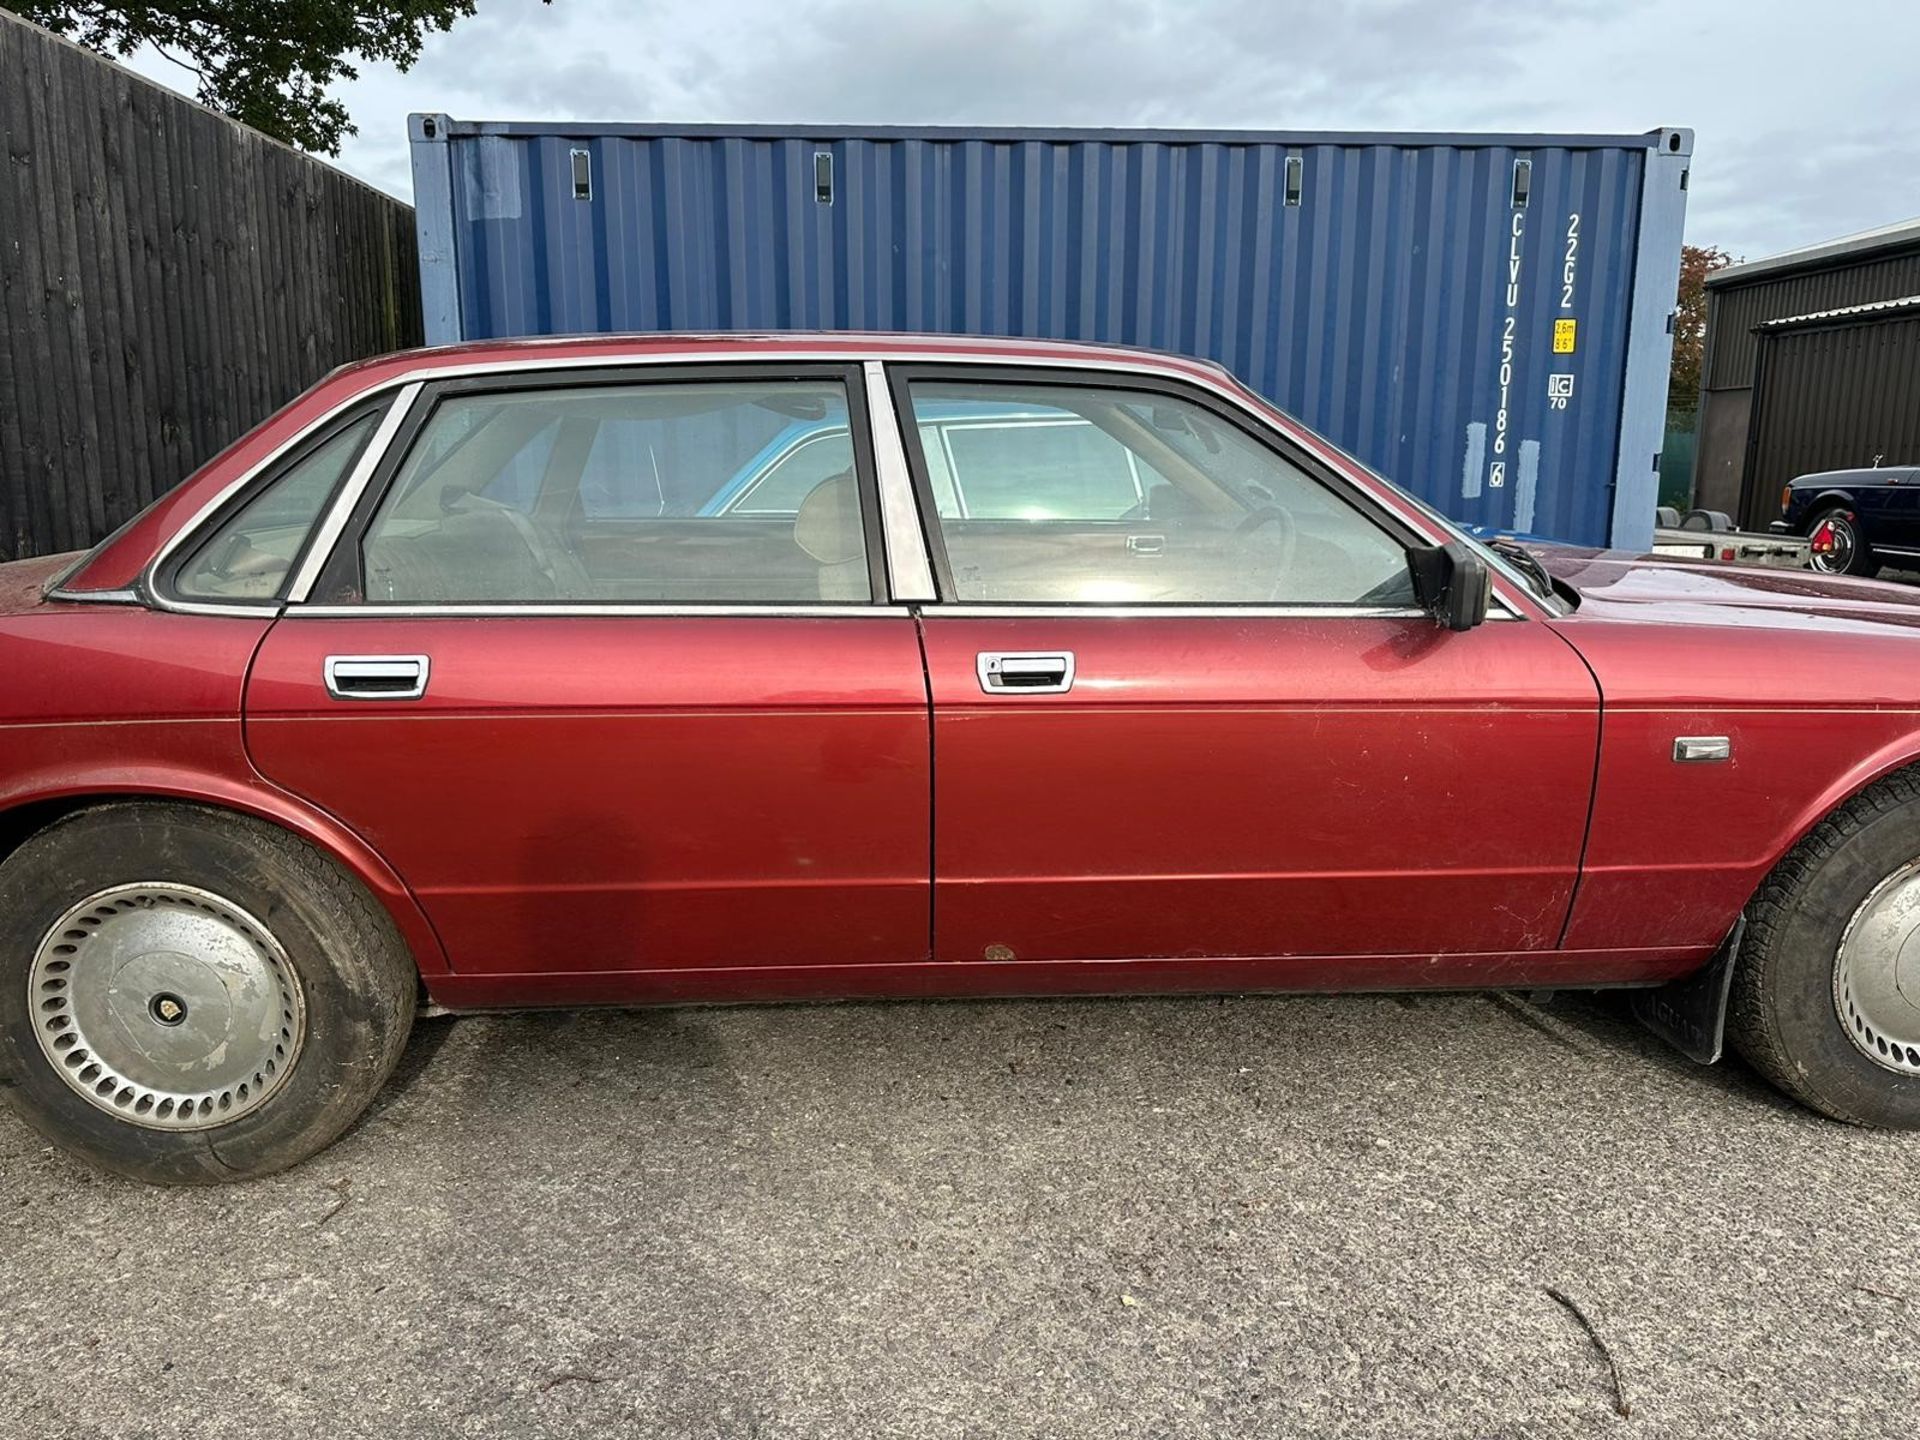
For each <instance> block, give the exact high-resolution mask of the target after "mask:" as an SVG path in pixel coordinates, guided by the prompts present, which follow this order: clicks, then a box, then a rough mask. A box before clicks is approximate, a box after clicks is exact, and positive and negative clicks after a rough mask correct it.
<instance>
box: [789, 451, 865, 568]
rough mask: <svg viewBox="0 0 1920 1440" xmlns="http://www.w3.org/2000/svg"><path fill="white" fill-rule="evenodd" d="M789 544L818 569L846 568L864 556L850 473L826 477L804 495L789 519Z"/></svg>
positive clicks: (856, 494) (857, 498) (855, 488)
mask: <svg viewBox="0 0 1920 1440" xmlns="http://www.w3.org/2000/svg"><path fill="white" fill-rule="evenodd" d="M793 543H794V544H796V545H798V546H799V547H800V548H801V549H802V550H804V551H806V552H807V554H808V555H809V556H811V557H812V558H813V559H814V561H816V562H817V563H818V564H821V565H848V564H851V563H852V562H853V561H855V560H858V559H860V558H862V557H863V556H864V555H865V554H866V549H867V545H866V537H865V536H864V535H863V534H862V533H861V529H860V489H859V487H858V486H857V485H855V484H854V482H853V472H852V471H851V470H842V471H841V472H840V473H839V474H838V475H829V476H828V477H827V478H826V479H825V480H822V481H821V482H820V483H819V484H818V485H816V486H814V487H813V489H811V490H809V491H808V492H807V498H806V499H804V500H802V501H801V502H800V509H799V510H798V512H796V513H795V515H794V517H793Z"/></svg>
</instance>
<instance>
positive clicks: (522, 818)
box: [246, 364, 931, 1004]
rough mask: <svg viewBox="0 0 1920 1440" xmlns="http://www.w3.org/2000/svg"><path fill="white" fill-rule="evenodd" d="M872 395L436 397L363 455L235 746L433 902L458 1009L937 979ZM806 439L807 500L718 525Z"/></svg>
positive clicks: (912, 700) (269, 656) (637, 392)
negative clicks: (723, 975) (755, 477)
mask: <svg viewBox="0 0 1920 1440" xmlns="http://www.w3.org/2000/svg"><path fill="white" fill-rule="evenodd" d="M858 381H859V372H858V371H857V370H851V369H848V368H847V367H843V366H785V367H775V368H768V367H765V366H759V367H751V366H740V365H721V364H715V365H709V366H703V367H682V368H668V367H662V366H653V365H649V366H633V367H629V368H626V369H621V370H613V371H606V372H594V373H579V372H565V371H553V372H541V373H539V374H533V373H528V372H524V371H522V372H517V373H516V372H512V371H509V372H505V373H500V374H492V375H483V376H478V377H471V378H458V379H446V380H441V381H436V382H432V383H429V384H427V385H426V386H425V387H424V388H419V387H416V388H417V389H418V394H417V396H413V397H411V399H410V404H408V406H407V409H406V413H405V415H404V418H403V419H402V420H400V421H399V423H398V426H397V433H396V434H395V436H394V438H393V441H392V443H391V444H390V445H388V446H387V447H386V448H385V450H384V453H382V454H381V455H379V456H377V457H375V456H371V455H370V456H369V457H368V468H367V471H366V473H365V474H364V475H359V476H356V481H357V482H358V483H359V484H360V485H361V486H362V489H361V490H360V492H359V493H358V497H357V499H354V498H353V497H352V496H349V497H348V498H349V499H351V500H352V501H353V503H352V506H351V513H350V518H349V519H348V521H347V523H346V524H345V526H344V530H343V533H342V534H341V536H340V538H339V541H338V543H337V544H336V545H335V546H334V547H333V548H332V550H331V553H330V558H327V557H316V558H315V561H314V571H313V574H312V575H311V576H309V577H307V579H306V582H305V583H304V584H303V583H302V582H301V581H300V580H296V582H295V586H294V590H293V601H294V603H292V604H291V605H290V606H289V607H288V609H287V611H286V613H285V616H284V618H282V619H281V620H280V621H279V622H278V623H277V624H276V625H275V626H274V627H273V629H272V630H271V631H270V632H269V634H268V636H267V638H266V640H265V642H264V643H263V644H262V646H261V648H260V651H259V654H258V657H257V659H256V660H255V663H254V666H253V670H252V674H251V677H250V681H249V685H248V691H247V701H246V729H247V743H248V746H249V749H250V751H251V753H252V755H253V757H254V760H255V763H256V764H257V765H258V767H259V768H260V770H261V771H262V772H263V773H264V774H265V775H266V776H267V777H268V778H269V779H271V780H273V781H275V782H276V783H278V784H280V785H282V786H284V787H286V788H287V789H289V790H292V791H295V792H297V793H299V794H301V795H303V796H305V797H306V798H308V799H309V800H311V801H313V802H315V803H317V804H319V805H321V806H323V807H325V808H326V809H327V810H329V811H331V812H332V813H333V814H335V815H337V816H339V817H340V818H341V819H342V820H343V821H345V822H346V823H347V824H349V825H351V826H352V827H353V828H355V829H356V830H357V831H359V833H360V834H361V835H363V836H364V837H365V838H366V839H367V840H368V841H369V842H370V843H371V844H372V845H373V846H374V847H375V848H376V849H377V850H378V851H379V852H380V853H381V854H382V855H384V856H385V857H386V858H387V860H388V861H389V863H391V864H392V865H393V867H394V868H395V870H396V871H397V872H398V873H399V874H400V875H401V877H402V878H403V879H404V880H405V881H406V883H407V884H408V885H409V887H410V888H411V889H412V890H413V891H414V893H415V894H416V895H417V896H418V898H419V900H420V903H421V905H422V907H423V909H424V910H425V912H426V914H427V915H428V917H429V919H430V920H431V921H432V923H433V925H434V927H435V928H436V930H437V931H438V932H439V935H440V938H441V940H442V941H443V943H444V945H445V947H446V950H447V954H448V958H449V961H450V964H451V967H452V970H453V972H454V973H453V976H452V977H451V978H450V979H448V980H446V981H440V982H436V989H439V988H442V987H444V988H445V990H446V997H447V998H449V999H451V1000H452V1001H453V1002H454V1003H458V1004H485V1003H503V1004H505V1003H512V1002H514V1001H515V1000H518V999H533V1000H537V1001H542V1002H546V1003H553V1002H556V1001H561V1000H568V999H580V1000H591V999H598V998H620V999H649V998H659V999H672V998H676V997H678V996H680V995H683V994H689V993H692V992H691V991H690V990H689V989H688V988H687V977H688V976H689V975H690V973H691V972H694V971H697V970H702V969H705V970H713V969H730V970H734V971H736V972H738V973H739V974H740V975H741V977H742V979H741V981H740V987H739V988H740V992H741V994H742V995H748V994H753V995H778V994H782V993H787V992H788V991H791V990H812V991H822V990H827V991H830V990H831V989H832V988H833V985H832V983H831V982H830V981H822V980H821V978H820V975H819V973H818V969H819V967H826V966H836V965H837V966H855V967H859V966H871V965H874V964H880V963H887V964H892V963H901V962H912V961H917V960H924V959H926V958H927V953H928V947H929V925H930V919H929V909H928V889H929V869H930V859H929V851H928V846H929V841H928V836H929V792H930V784H931V780H930V772H929V765H930V762H929V754H928V702H927V693H926V685H925V679H924V673H923V670H922V665H921V655H920V648H919V642H918V638H917V634H916V627H915V623H914V620H913V617H912V616H911V614H910V613H909V612H908V611H907V610H906V609H905V608H901V607H896V606H893V605H891V604H890V603H889V602H888V600H887V590H886V586H885V582H884V574H883V566H882V563H881V546H880V542H879V539H878V521H877V518H876V513H877V512H876V497H875V490H874V476H873V465H872V461H871V456H870V447H869V445H868V443H867V437H868V430H867V426H866V420H865V409H864V392H863V390H862V388H861V386H860V384H859V383H858ZM796 420H800V421H803V422H806V423H809V424H817V425H818V426H820V427H821V429H822V438H821V439H820V440H819V441H817V442H816V443H815V445H814V447H812V449H811V451H810V455H809V460H810V462H817V463H816V464H815V468H816V469H817V470H818V472H819V473H818V476H817V478H815V479H814V480H813V482H812V483H811V484H809V485H808V486H807V487H806V494H805V495H803V496H800V497H798V499H797V502H796V503H795V504H794V505H793V506H792V507H791V508H790V509H789V510H787V511H786V512H785V513H772V514H765V513H753V512H751V511H742V512H740V513H720V514H716V513H713V511H712V508H711V505H710V502H711V501H712V498H713V497H714V495H716V494H717V493H719V492H721V491H722V490H723V489H724V488H725V487H727V486H728V485H730V484H732V483H734V482H735V480H736V478H737V476H738V475H739V473H740V471H741V469H742V467H743V466H744V465H746V464H748V463H749V462H750V461H751V460H752V457H754V456H755V455H756V454H758V453H760V452H761V451H762V450H763V449H764V447H765V446H766V445H767V443H768V442H769V440H770V438H771V437H773V436H776V435H778V434H780V433H782V432H783V431H785V430H787V429H789V428H790V427H792V426H793V425H794V424H795V422H796ZM827 462H831V463H827ZM322 561H324V563H322ZM723 988H724V987H723ZM702 993H703V994H706V995H711V994H713V993H714V991H713V990H712V987H711V985H708V986H707V987H705V988H704V990H703V991H702Z"/></svg>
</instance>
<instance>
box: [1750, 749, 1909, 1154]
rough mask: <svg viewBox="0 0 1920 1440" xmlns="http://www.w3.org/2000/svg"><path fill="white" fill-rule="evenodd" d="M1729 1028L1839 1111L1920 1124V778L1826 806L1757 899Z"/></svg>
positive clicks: (1810, 1095)
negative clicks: (1820, 818)
mask: <svg viewBox="0 0 1920 1440" xmlns="http://www.w3.org/2000/svg"><path fill="white" fill-rule="evenodd" d="M1727 1033H1728V1038H1729V1039H1731V1040H1732V1042H1733V1044H1734V1046H1735V1047H1736V1048H1737V1049H1738V1050H1739V1051H1740V1053H1741V1054H1743V1055H1744V1056H1745V1057H1746V1058H1747V1060H1748V1062H1749V1063H1750V1064H1752V1065H1753V1067H1754V1068H1755V1069H1756V1070H1758V1071H1760V1073H1761V1074H1763V1075H1765V1076H1766V1077H1767V1078H1768V1079H1769V1080H1771V1081H1772V1082H1773V1083H1774V1084H1775V1085H1777V1086H1778V1087H1779V1088H1780V1089H1782V1090H1784V1091H1786V1093H1787V1094H1789V1095H1791V1096H1793V1097H1794V1098H1795V1099H1796V1100H1799V1101H1800V1102H1801V1103H1803V1104H1805V1105H1808V1106H1811V1107H1812V1108H1813V1109H1815V1110H1818V1111H1820V1112H1821V1113H1822V1114H1824V1115H1830V1116H1832V1117H1833V1118H1834V1119H1836V1120H1846V1121H1850V1122H1852V1123H1853V1124H1856V1125H1878V1126H1886V1127H1889V1128H1897V1129H1902V1130H1911V1129H1916V1128H1920V779H1917V778H1916V776H1915V773H1914V772H1912V771H1908V772H1904V773H1902V774H1899V775H1895V776H1891V777H1889V778H1888V779H1886V780H1882V781H1880V782H1879V783H1878V784H1876V785H1873V786H1871V787H1869V788H1868V789H1867V790H1865V791H1863V792H1862V793H1861V794H1859V795H1857V796H1855V797H1854V798H1853V799H1852V800H1850V801H1848V802H1847V803H1846V804H1845V805H1843V806H1841V807H1840V808H1839V809H1838V810H1837V811H1835V812H1834V813H1833V814H1832V815H1830V816H1828V817H1827V818H1826V819H1825V820H1823V821H1822V822H1821V823H1820V824H1819V825H1817V826H1815V827H1814V829H1813V831H1812V832H1811V833H1810V834H1809V835H1808V836H1807V837H1806V839H1804V840H1802V841H1801V842H1800V844H1799V845H1797V846H1796V847H1795V848H1794V850H1793V851H1792V853H1791V854H1789V855H1788V856H1787V858H1786V859H1785V860H1783V861H1782V862H1781V863H1780V865H1779V866H1778V867H1777V868H1776V869H1775V870H1774V872H1773V874H1772V875H1771V876H1769V877H1768V879H1767V882H1766V884H1765V885H1763V886H1762V887H1761V889H1760V893H1759V894H1758V895H1757V896H1755V897H1754V900H1753V902H1752V903H1751V904H1750V905H1749V906H1748V908H1747V931H1746V936H1745V938H1744V940H1743V942H1742V944H1741V947H1740V955H1739V958H1738V960H1737V961H1736V962H1735V966H1734V974H1733V991H1732V995H1731V998H1730V1002H1729V1008H1728V1012H1727Z"/></svg>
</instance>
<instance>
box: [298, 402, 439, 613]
mask: <svg viewBox="0 0 1920 1440" xmlns="http://www.w3.org/2000/svg"><path fill="white" fill-rule="evenodd" d="M423 388H424V385H423V382H422V381H419V380H416V381H414V382H413V383H412V384H411V385H406V386H403V387H402V388H401V390H400V393H399V394H398V395H397V396H395V397H394V401H393V403H392V404H391V405H389V406H388V407H387V413H386V414H384V415H382V416H381V417H380V423H379V425H378V426H376V427H375V429H374V432H373V436H372V438H371V439H369V440H368V441H367V448H366V449H365V450H362V451H361V452H360V458H359V460H357V461H356V462H354V467H353V473H352V474H350V475H348V476H347V483H346V484H344V485H342V486H341V487H340V493H339V494H338V495H336V496H334V498H333V508H332V509H331V510H329V511H328V512H327V513H326V514H325V515H323V516H321V517H320V523H319V525H317V526H316V527H315V528H314V532H313V543H312V544H311V545H309V546H307V553H306V555H305V556H304V557H303V558H302V559H301V561H300V568H299V569H298V570H297V571H295V572H294V576H293V583H292V584H291V585H289V586H287V600H288V603H290V604H298V603H299V602H301V601H303V600H305V599H306V598H307V596H308V595H310V594H311V593H312V592H313V586H314V582H315V581H317V580H318V579H319V578H320V569H321V567H322V566H324V565H325V564H326V563H327V561H328V559H329V558H330V557H331V556H332V555H333V547H334V546H335V545H337V544H339V543H340V533H341V532H342V531H343V530H345V529H346V528H347V521H348V519H349V518H351V516H352V515H353V512H354V508H355V507H356V506H357V505H359V503H360V497H361V496H362V495H364V494H365V493H366V489H367V484H368V482H369V481H371V480H372V479H373V472H374V471H376V470H378V469H379V468H380V462H381V461H382V460H383V459H385V458H386V454H387V449H388V447H389V446H391V445H392V444H393V437H394V436H395V435H397V434H398V433H399V432H400V427H401V426H402V425H403V424H405V423H406V419H407V413H408V412H409V411H411V410H412V409H413V402H414V401H416V400H418V399H419V398H420V391H421V390H422V389H423Z"/></svg>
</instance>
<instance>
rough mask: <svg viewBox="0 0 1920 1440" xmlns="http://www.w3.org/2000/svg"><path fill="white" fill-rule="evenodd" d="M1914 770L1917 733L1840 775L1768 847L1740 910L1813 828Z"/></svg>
mask: <svg viewBox="0 0 1920 1440" xmlns="http://www.w3.org/2000/svg"><path fill="white" fill-rule="evenodd" d="M1915 768H1920V730H1914V731H1910V732H1909V733H1907V734H1905V735H1902V736H1901V737H1900V738H1899V739H1897V740H1894V741H1891V742H1889V743H1888V744H1886V745H1884V746H1882V747H1881V748H1880V749H1879V750H1877V751H1875V752H1874V753H1873V754H1871V755H1869V756H1867V757H1866V758H1865V759H1863V760H1860V761H1858V762H1857V763H1855V764H1854V765H1853V766H1851V767H1850V768H1848V769H1847V770H1845V771H1843V772H1842V773H1841V774H1840V775H1839V776H1837V777H1836V778H1835V779H1834V780H1833V781H1831V782H1830V783H1829V784H1828V785H1827V786H1826V788H1825V789H1823V790H1821V791H1820V792H1819V793H1818V794H1817V795H1816V796H1815V797H1814V798H1813V799H1811V800H1809V801H1807V802H1806V803H1805V804H1804V805H1802V806H1801V807H1800V808H1799V809H1798V810H1797V811H1796V812H1795V813H1794V817H1793V821H1792V824H1791V825H1790V826H1788V827H1787V828H1786V829H1784V830H1783V831H1782V839H1781V840H1780V841H1778V842H1777V843H1776V844H1775V845H1774V846H1773V847H1772V849H1771V853H1770V854H1769V856H1768V858H1767V861H1766V868H1765V869H1764V871H1763V872H1762V873H1761V875H1760V878H1759V880H1758V881H1757V882H1756V883H1755V885H1754V888H1753V892H1752V894H1750V895H1749V896H1748V897H1747V900H1746V901H1744V902H1743V903H1742V907H1741V908H1742V910H1744V909H1745V907H1746V905H1747V904H1750V903H1752V898H1753V895H1757V894H1758V893H1759V892H1760V889H1761V887H1763V886H1764V885H1765V884H1766V883H1767V879H1768V877H1769V876H1771V875H1772V874H1773V872H1774V871H1775V870H1777V869H1778V868H1779V867H1780V864H1781V862H1782V861H1784V860H1785V859H1786V858H1787V857H1788V856H1789V855H1791V854H1793V852H1794V848H1795V847H1796V846H1797V845H1799V844H1800V842H1801V841H1802V840H1805V839H1806V838H1807V836H1808V835H1809V834H1811V833H1812V832H1813V827H1814V826H1816V825H1818V824H1819V823H1820V822H1821V821H1822V820H1825V819H1826V818H1827V817H1828V816H1829V815H1831V814H1833V813H1834V812H1835V811H1836V810H1838V809H1839V808H1840V807H1841V806H1843V805H1845V804H1846V803H1847V802H1848V801H1850V800H1852V799H1854V798H1855V797H1856V796H1858V795H1860V794H1861V793H1862V792H1864V791H1866V790H1869V789H1871V788H1872V787H1873V786H1875V785H1877V784H1879V783H1880V782H1881V781H1882V780H1885V779H1887V778H1889V777H1890V776H1893V775H1897V774H1899V773H1900V772H1901V771H1903V770H1909V769H1915Z"/></svg>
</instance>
